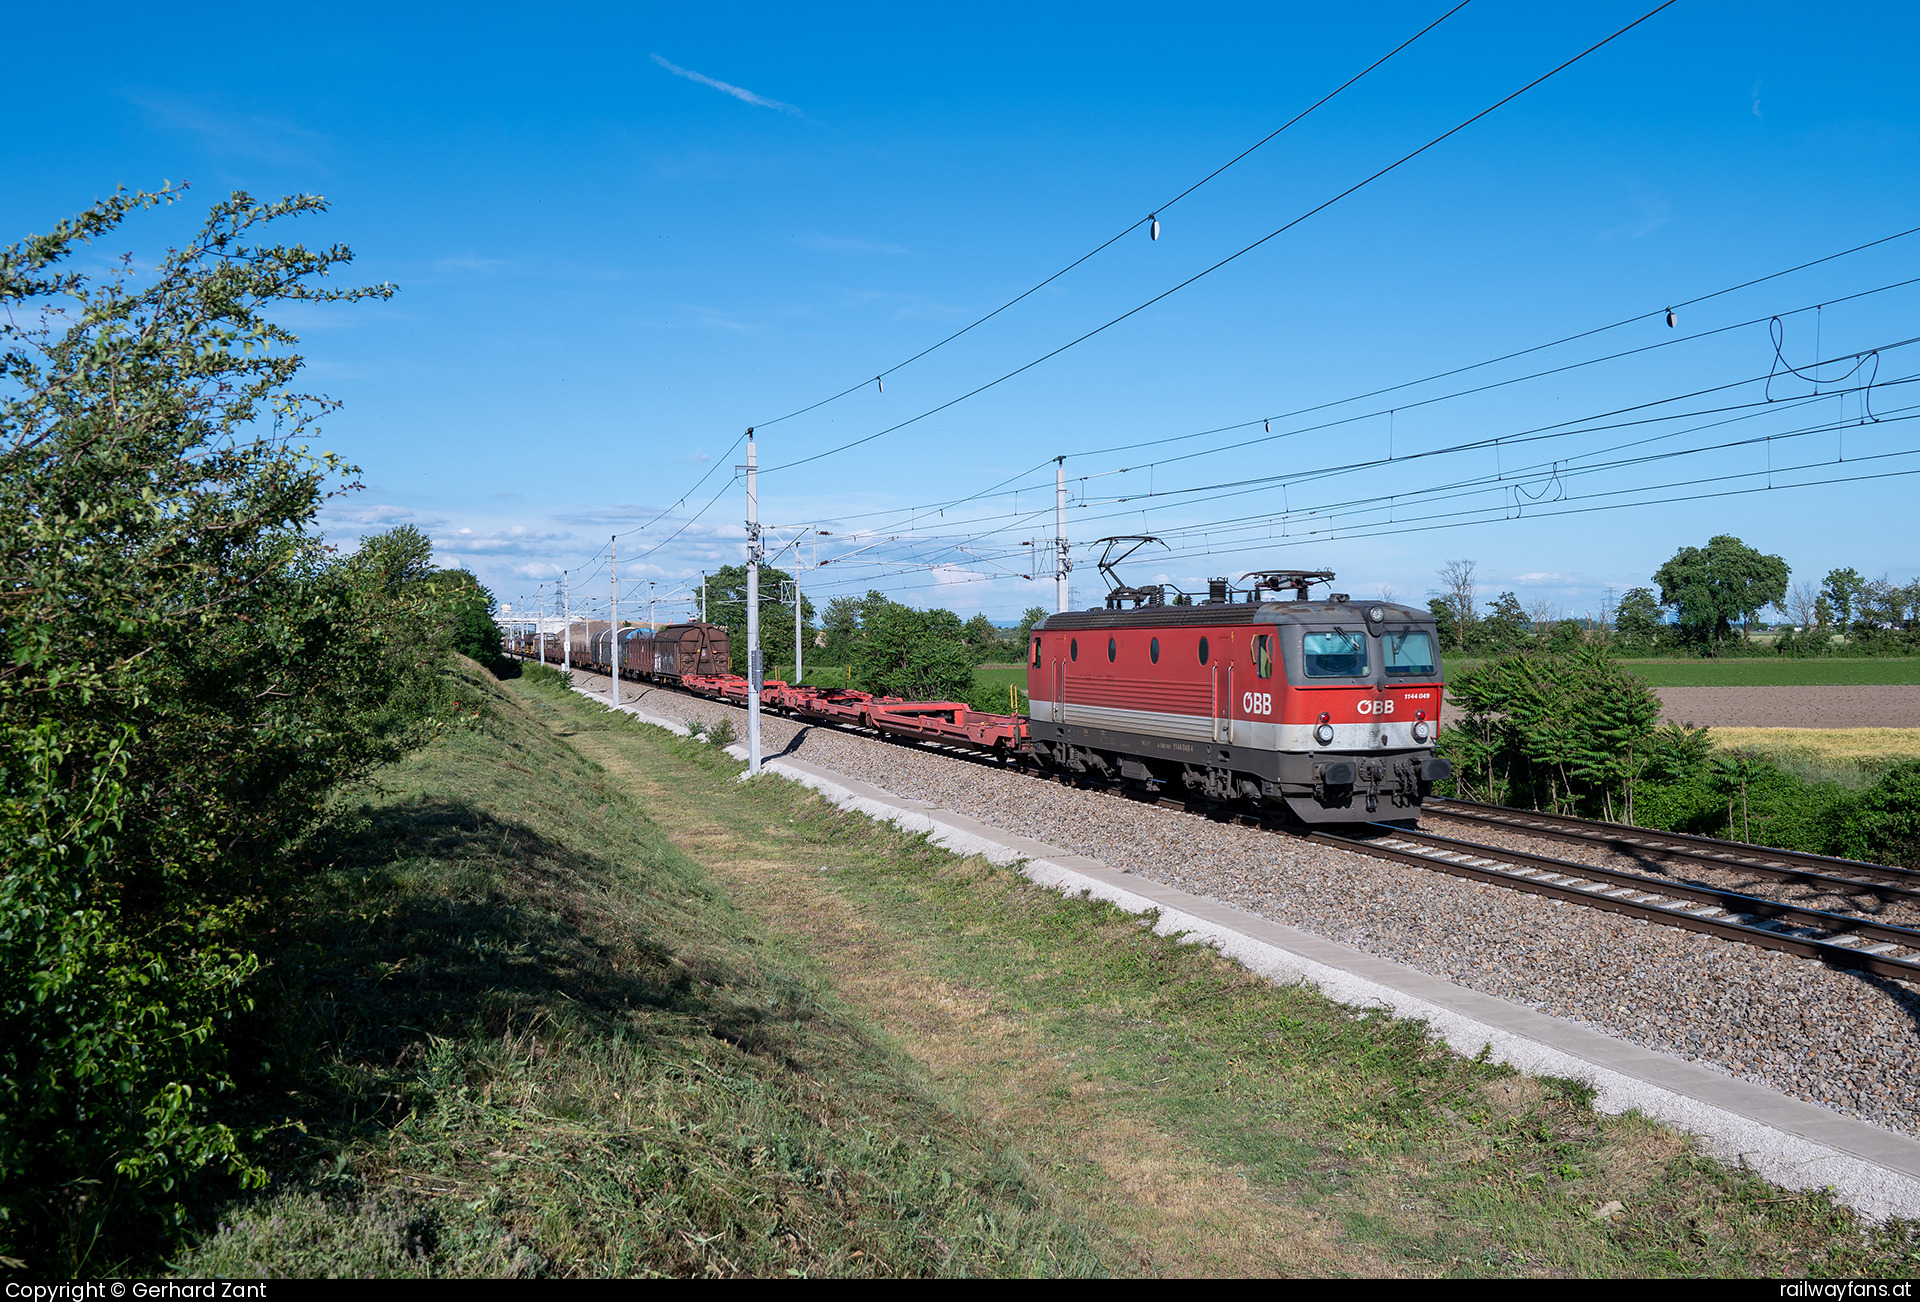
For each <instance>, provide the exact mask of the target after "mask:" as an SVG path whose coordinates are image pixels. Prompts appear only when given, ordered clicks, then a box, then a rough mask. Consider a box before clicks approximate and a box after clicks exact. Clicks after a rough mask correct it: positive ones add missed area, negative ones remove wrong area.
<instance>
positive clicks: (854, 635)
mask: <svg viewBox="0 0 1920 1302" xmlns="http://www.w3.org/2000/svg"><path fill="white" fill-rule="evenodd" d="M820 629H821V631H822V632H823V633H825V634H826V637H827V645H826V646H825V648H823V650H824V652H825V654H826V656H827V657H828V659H829V660H831V661H832V663H834V664H841V663H844V662H845V660H846V657H848V656H850V655H852V654H853V645H854V643H855V642H856V641H858V640H859V637H860V600H859V598H857V597H834V598H833V599H832V600H830V601H828V602H827V610H826V613H825V614H824V615H822V616H821V617H820ZM821 663H823V664H825V663H827V661H826V660H823V661H822V662H821Z"/></svg>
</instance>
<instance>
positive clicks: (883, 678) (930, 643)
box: [853, 594, 975, 701]
mask: <svg viewBox="0 0 1920 1302" xmlns="http://www.w3.org/2000/svg"><path fill="white" fill-rule="evenodd" d="M873 595H876V596H877V595H878V594H873ZM974 664H975V660H974V654H973V648H972V647H971V646H970V645H969V644H968V642H967V637H966V629H965V627H964V626H963V625H962V624H961V623H960V617H959V616H958V615H956V614H954V613H953V612H952V611H950V610H942V609H939V608H938V607H936V608H934V609H932V610H915V609H914V608H913V607H911V606H903V605H900V604H899V603H898V602H894V601H887V600H885V599H884V598H882V599H881V600H880V601H878V602H874V601H871V600H870V601H869V602H868V608H867V609H866V610H865V612H864V613H863V617H862V620H861V637H860V641H859V643H858V644H857V645H856V648H855V650H854V657H853V680H854V685H855V686H857V687H859V688H860V690H861V691H865V692H873V693H875V694H877V695H881V696H899V697H904V698H905V699H907V700H910V701H955V700H958V701H964V700H966V699H968V697H969V695H970V694H971V693H972V691H973V667H974Z"/></svg>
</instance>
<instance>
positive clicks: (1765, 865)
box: [1422, 797, 1920, 899]
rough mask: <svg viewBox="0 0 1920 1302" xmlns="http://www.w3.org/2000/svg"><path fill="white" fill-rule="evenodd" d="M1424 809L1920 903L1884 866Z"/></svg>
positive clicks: (1481, 810) (1918, 882) (1569, 818)
mask: <svg viewBox="0 0 1920 1302" xmlns="http://www.w3.org/2000/svg"><path fill="white" fill-rule="evenodd" d="M1422 809H1423V810H1424V811H1427V812H1431V813H1434V814H1439V815H1441V816H1443V817H1446V818H1460V819H1471V820H1473V821H1475V822H1481V823H1490V824H1494V825H1497V826H1501V827H1510V828H1512V829H1513V830H1515V831H1517V832H1524V833H1526V834H1527V835H1529V836H1540V837H1545V838H1549V839H1552V840H1556V841H1572V842H1584V843H1587V844H1600V845H1605V846H1607V847H1608V848H1611V849H1617V850H1619V851H1620V852H1621V853H1624V854H1638V855H1649V856H1652V857H1655V858H1672V859H1680V860H1685V861H1689V862H1695V863H1704V864H1709V865H1711V866H1714V867H1717V868H1721V869H1736V870H1741V871H1746V872H1757V873H1761V874H1764V875H1766V876H1769V877H1776V878H1780V879H1782V880H1799V881H1805V882H1807V883H1809V884H1813V885H1828V886H1833V887H1835V888H1836V889H1841V890H1848V891H1862V890H1868V889H1873V888H1880V887H1886V888H1891V889H1890V890H1889V891H1887V893H1888V894H1895V895H1899V896H1901V897H1904V898H1908V899H1920V872H1915V871H1913V870H1911V869H1907V868H1896V867H1893V866H1891V865H1888V864H1877V863H1862V862H1861V861H1860V860H1857V859H1836V858H1834V857H1832V856H1830V855H1823V854H1809V853H1807V852H1806V851H1804V850H1781V849H1777V848H1775V847H1773V846H1765V845H1753V844H1750V843H1749V842H1746V841H1723V840H1720V839H1718V838H1716V837H1711V836H1694V835H1691V834H1690V833H1686V832H1662V831H1658V830H1656V829H1653V828H1646V827H1633V826H1631V825H1629V824H1626V823H1609V822H1605V821H1603V820H1601V819H1597V818H1577V817H1574V816H1573V815H1571V814H1546V813H1542V812H1540V811H1539V810H1535V809H1515V808H1512V807H1511V806H1508V805H1489V804H1485V803H1483V802H1481V801H1478V800H1460V799H1455V798H1445V797H1433V798H1430V799H1428V800H1427V801H1426V802H1425V803H1424V804H1423V805H1422Z"/></svg>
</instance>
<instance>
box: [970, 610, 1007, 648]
mask: <svg viewBox="0 0 1920 1302" xmlns="http://www.w3.org/2000/svg"><path fill="white" fill-rule="evenodd" d="M966 633H967V642H968V643H969V644H970V645H971V646H972V647H973V649H974V650H975V651H976V652H978V653H981V654H984V653H985V652H986V650H987V649H988V648H989V647H991V646H992V645H993V644H994V643H995V642H998V641H999V640H1000V630H999V629H997V628H995V627H994V626H993V621H992V620H990V619H988V618H987V614H986V612H985V611H981V612H980V613H979V614H977V615H975V616H974V617H973V618H972V619H970V620H968V621H967V624H966Z"/></svg>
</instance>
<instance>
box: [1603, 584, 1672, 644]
mask: <svg viewBox="0 0 1920 1302" xmlns="http://www.w3.org/2000/svg"><path fill="white" fill-rule="evenodd" d="M1660 612H1661V606H1660V599H1659V598H1658V597H1656V596H1654V595H1653V589H1652V588H1629V589H1628V590H1627V592H1626V595H1624V596H1622V597H1621V598H1620V608H1619V610H1617V611H1616V612H1614V617H1613V625H1614V628H1615V629H1616V630H1618V632H1619V634H1620V637H1621V639H1622V640H1623V641H1626V642H1630V643H1633V644H1635V645H1637V646H1652V645H1653V644H1654V643H1655V642H1657V641H1658V640H1659V638H1660V629H1661V620H1660Z"/></svg>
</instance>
